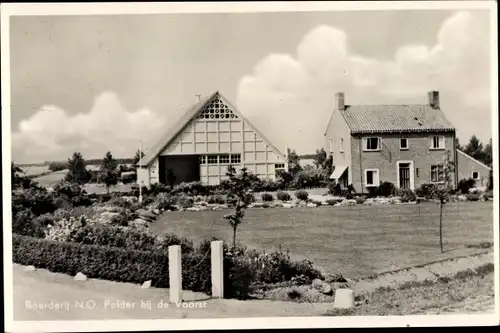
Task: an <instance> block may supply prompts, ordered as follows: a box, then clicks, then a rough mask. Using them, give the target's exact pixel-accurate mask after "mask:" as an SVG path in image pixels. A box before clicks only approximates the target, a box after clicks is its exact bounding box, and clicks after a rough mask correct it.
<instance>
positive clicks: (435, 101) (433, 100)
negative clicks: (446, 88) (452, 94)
mask: <svg viewBox="0 0 500 333" xmlns="http://www.w3.org/2000/svg"><path fill="white" fill-rule="evenodd" d="M427 98H428V99H429V105H430V106H431V107H432V108H433V109H439V91H429V92H428V93H427Z"/></svg>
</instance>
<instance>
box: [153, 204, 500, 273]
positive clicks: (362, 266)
mask: <svg viewBox="0 0 500 333" xmlns="http://www.w3.org/2000/svg"><path fill="white" fill-rule="evenodd" d="M419 210H420V213H419ZM227 213H228V211H204V212H168V213H165V214H164V215H163V216H162V217H161V218H160V219H159V220H157V221H156V223H155V224H154V225H153V227H152V228H153V230H154V231H155V232H157V233H168V232H172V233H175V234H177V235H179V236H184V237H188V238H190V239H192V240H193V241H195V242H196V241H199V240H200V239H202V238H210V237H212V236H215V237H219V238H222V239H224V240H226V241H231V235H232V230H231V228H230V226H229V225H228V224H227V222H226V221H225V220H224V219H223V216H224V215H225V214H227ZM443 234H444V249H445V253H443V254H441V252H440V248H439V207H438V206H436V204H432V203H423V204H419V205H384V206H362V205H359V206H355V207H352V208H349V207H320V208H293V209H286V208H274V209H250V210H248V211H247V213H246V216H245V218H244V222H243V223H242V224H241V225H240V227H239V229H238V233H237V239H238V241H239V242H241V244H243V245H247V246H249V247H254V248H258V249H266V250H272V249H276V248H278V247H279V246H280V245H281V246H283V247H284V248H288V249H290V252H291V255H292V257H293V258H295V259H300V258H307V259H310V260H312V261H313V262H314V263H315V264H316V265H318V266H320V267H322V268H323V269H325V271H327V272H332V273H336V272H340V273H342V274H344V275H345V276H347V277H350V278H360V277H365V276H369V275H372V274H376V273H381V272H384V271H389V270H395V269H400V268H404V267H409V266H415V265H421V264H424V263H428V262H432V261H436V260H440V259H445V258H450V257H457V256H462V255H467V254H471V253H476V252H481V251H484V250H478V249H472V248H466V246H467V245H469V244H477V243H480V242H493V203H492V202H491V201H490V202H472V203H460V204H459V205H457V204H449V205H448V206H447V207H446V208H445V211H444V223H443Z"/></svg>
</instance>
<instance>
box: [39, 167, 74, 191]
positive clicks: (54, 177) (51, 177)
mask: <svg viewBox="0 0 500 333" xmlns="http://www.w3.org/2000/svg"><path fill="white" fill-rule="evenodd" d="M67 172H68V170H60V171H56V172H52V173H50V174H48V175H44V176H41V177H36V178H34V179H33V180H34V181H36V182H38V184H40V186H43V187H52V186H54V185H55V184H56V183H57V182H58V181H60V180H62V179H63V178H64V176H66V173H67Z"/></svg>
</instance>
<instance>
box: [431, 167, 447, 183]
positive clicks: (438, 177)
mask: <svg viewBox="0 0 500 333" xmlns="http://www.w3.org/2000/svg"><path fill="white" fill-rule="evenodd" d="M442 182H444V165H442V164H437V165H431V183H442Z"/></svg>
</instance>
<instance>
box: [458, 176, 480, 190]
mask: <svg viewBox="0 0 500 333" xmlns="http://www.w3.org/2000/svg"><path fill="white" fill-rule="evenodd" d="M475 185H476V181H475V180H474V179H472V178H469V179H461V180H460V181H459V182H458V185H457V189H458V190H459V191H460V193H462V194H467V193H469V190H470V189H471V188H474V187H475Z"/></svg>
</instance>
